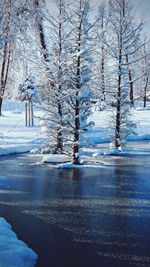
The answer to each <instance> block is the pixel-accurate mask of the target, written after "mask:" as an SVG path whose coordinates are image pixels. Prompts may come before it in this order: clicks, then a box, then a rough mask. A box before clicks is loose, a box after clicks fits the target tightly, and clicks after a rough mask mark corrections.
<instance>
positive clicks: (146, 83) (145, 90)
mask: <svg viewBox="0 0 150 267" xmlns="http://www.w3.org/2000/svg"><path fill="white" fill-rule="evenodd" d="M147 86H148V76H147V77H146V82H145V87H144V98H143V100H144V108H145V107H146V101H147V96H146V95H147Z"/></svg>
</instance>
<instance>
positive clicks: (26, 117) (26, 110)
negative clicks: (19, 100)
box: [25, 102, 28, 127]
mask: <svg viewBox="0 0 150 267" xmlns="http://www.w3.org/2000/svg"><path fill="white" fill-rule="evenodd" d="M25 125H26V127H27V126H28V104H27V102H26V103H25Z"/></svg>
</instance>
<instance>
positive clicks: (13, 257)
mask: <svg viewBox="0 0 150 267" xmlns="http://www.w3.org/2000/svg"><path fill="white" fill-rule="evenodd" d="M36 260H37V255H36V254H35V253H34V251H33V250H32V249H30V248H29V247H28V246H27V245H26V244H25V243H23V242H22V241H20V240H18V239H17V236H16V234H15V233H14V232H13V231H12V230H11V225H10V224H8V223H7V222H6V220H5V219H3V218H1V217H0V267H33V266H35V263H36Z"/></svg>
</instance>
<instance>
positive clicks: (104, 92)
mask: <svg viewBox="0 0 150 267" xmlns="http://www.w3.org/2000/svg"><path fill="white" fill-rule="evenodd" d="M101 79H102V81H101V86H102V100H103V101H105V100H106V91H105V60H104V46H103V45H102V60H101Z"/></svg>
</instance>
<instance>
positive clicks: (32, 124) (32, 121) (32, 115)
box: [31, 101, 34, 127]
mask: <svg viewBox="0 0 150 267" xmlns="http://www.w3.org/2000/svg"><path fill="white" fill-rule="evenodd" d="M31 126H32V127H33V126H34V114H33V103H32V101H31Z"/></svg>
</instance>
